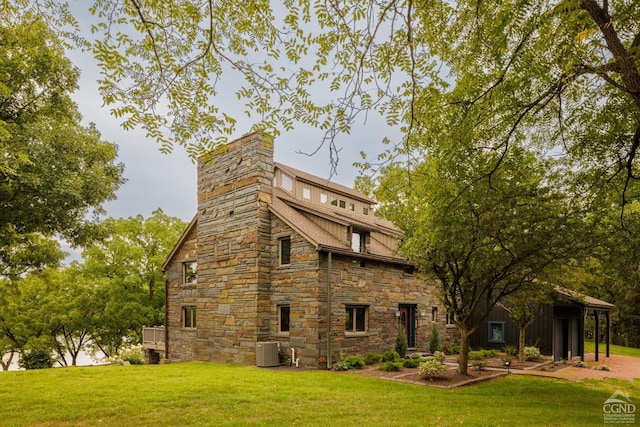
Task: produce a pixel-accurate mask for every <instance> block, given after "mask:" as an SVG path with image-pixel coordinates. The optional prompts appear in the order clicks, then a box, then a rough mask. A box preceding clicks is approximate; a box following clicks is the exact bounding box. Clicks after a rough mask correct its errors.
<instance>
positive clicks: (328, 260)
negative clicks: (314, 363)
mask: <svg viewBox="0 0 640 427" xmlns="http://www.w3.org/2000/svg"><path fill="white" fill-rule="evenodd" d="M330 369H331V252H327V370H330Z"/></svg>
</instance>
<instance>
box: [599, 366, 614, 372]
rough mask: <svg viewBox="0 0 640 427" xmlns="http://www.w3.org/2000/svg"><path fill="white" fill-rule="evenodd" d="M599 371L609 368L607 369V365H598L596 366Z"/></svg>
mask: <svg viewBox="0 0 640 427" xmlns="http://www.w3.org/2000/svg"><path fill="white" fill-rule="evenodd" d="M596 369H597V370H599V371H610V370H611V369H609V367H608V366H607V365H600V366H598V367H597V368H596Z"/></svg>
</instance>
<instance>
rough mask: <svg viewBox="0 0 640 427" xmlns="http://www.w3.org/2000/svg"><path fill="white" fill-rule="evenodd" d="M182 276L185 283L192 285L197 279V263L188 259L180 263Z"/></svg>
mask: <svg viewBox="0 0 640 427" xmlns="http://www.w3.org/2000/svg"><path fill="white" fill-rule="evenodd" d="M182 277H183V280H184V284H185V285H192V284H194V283H196V281H197V280H198V263H197V262H196V261H188V262H184V263H182Z"/></svg>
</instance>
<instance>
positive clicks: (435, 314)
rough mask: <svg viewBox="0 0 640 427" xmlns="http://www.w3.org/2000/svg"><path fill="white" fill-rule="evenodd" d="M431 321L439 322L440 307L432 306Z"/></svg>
mask: <svg viewBox="0 0 640 427" xmlns="http://www.w3.org/2000/svg"><path fill="white" fill-rule="evenodd" d="M431 321H432V322H437V321H438V307H435V306H433V307H431Z"/></svg>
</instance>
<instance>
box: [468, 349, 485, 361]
mask: <svg viewBox="0 0 640 427" xmlns="http://www.w3.org/2000/svg"><path fill="white" fill-rule="evenodd" d="M482 359H484V352H483V351H482V350H478V351H470V352H469V360H482Z"/></svg>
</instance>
